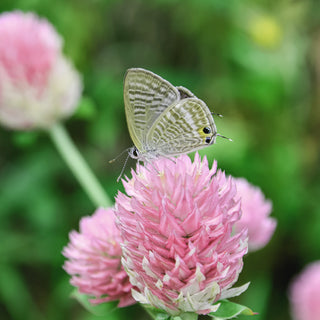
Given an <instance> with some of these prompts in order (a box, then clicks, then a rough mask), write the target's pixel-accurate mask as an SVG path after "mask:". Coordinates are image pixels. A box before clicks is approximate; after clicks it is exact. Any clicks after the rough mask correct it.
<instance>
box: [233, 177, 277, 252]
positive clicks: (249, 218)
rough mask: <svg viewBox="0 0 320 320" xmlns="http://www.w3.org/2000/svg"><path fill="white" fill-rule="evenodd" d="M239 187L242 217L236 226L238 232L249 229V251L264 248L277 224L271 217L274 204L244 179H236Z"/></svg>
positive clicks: (238, 194)
mask: <svg viewBox="0 0 320 320" xmlns="http://www.w3.org/2000/svg"><path fill="white" fill-rule="evenodd" d="M234 181H235V183H236V187H237V198H238V199H241V211H242V216H241V219H240V220H239V221H237V222H236V224H235V230H236V232H238V231H239V230H242V229H243V228H248V246H249V251H255V250H258V249H261V248H262V247H264V246H265V245H266V244H267V243H268V242H269V241H270V239H271V237H272V235H273V233H274V230H275V228H276V225H277V222H276V220H275V219H273V218H271V217H269V215H270V213H271V211H272V203H271V201H269V200H266V198H265V196H264V194H263V193H262V191H261V190H260V189H259V188H258V187H255V186H253V185H252V184H250V183H249V182H248V181H247V180H246V179H244V178H234Z"/></svg>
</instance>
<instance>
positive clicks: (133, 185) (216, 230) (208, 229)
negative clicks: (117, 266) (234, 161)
mask: <svg viewBox="0 0 320 320" xmlns="http://www.w3.org/2000/svg"><path fill="white" fill-rule="evenodd" d="M216 167H217V164H216V162H215V163H214V165H213V168H212V169H211V170H210V169H209V167H208V162H207V160H206V158H204V160H203V161H202V162H201V159H200V156H199V155H198V154H196V155H195V160H194V162H193V163H192V162H191V160H190V158H189V157H188V156H186V155H182V156H180V157H178V158H177V159H175V158H172V159H166V158H160V159H157V160H155V161H153V162H152V163H150V164H147V166H146V167H143V166H140V165H138V166H137V172H134V171H133V170H132V175H133V178H132V179H130V180H127V181H123V184H124V187H125V190H126V193H127V195H125V194H123V193H119V194H118V196H117V198H116V216H117V219H118V220H117V223H118V225H119V228H120V230H121V234H122V236H123V245H122V250H123V260H122V263H123V265H124V267H125V269H126V271H127V273H128V274H129V277H130V281H131V283H132V284H133V285H134V286H136V287H137V288H138V289H139V290H140V293H139V292H137V291H135V290H133V291H132V294H133V296H134V298H135V299H136V300H137V301H139V302H141V303H145V304H151V305H152V306H154V307H157V308H160V309H162V310H165V311H166V312H168V313H169V314H179V313H180V312H196V313H198V314H207V313H209V312H211V311H215V310H217V308H218V306H212V304H213V303H215V302H216V301H217V300H219V299H224V298H228V297H232V296H236V295H238V294H240V293H241V292H243V291H244V290H246V288H247V286H248V285H244V286H242V287H240V288H231V287H232V285H233V284H234V283H235V282H236V281H237V279H238V275H239V273H240V271H241V270H242V266H243V262H242V257H243V255H244V254H245V253H246V252H247V239H246V233H245V231H242V232H239V233H238V234H236V235H234V236H232V235H231V233H232V227H233V224H234V223H235V222H236V221H237V220H238V219H239V218H240V215H241V211H240V203H239V201H236V200H235V197H236V188H235V185H234V183H233V180H232V178H228V179H227V178H226V177H225V174H224V173H223V172H221V171H220V170H219V171H218V172H217V173H216ZM230 288H231V289H230Z"/></svg>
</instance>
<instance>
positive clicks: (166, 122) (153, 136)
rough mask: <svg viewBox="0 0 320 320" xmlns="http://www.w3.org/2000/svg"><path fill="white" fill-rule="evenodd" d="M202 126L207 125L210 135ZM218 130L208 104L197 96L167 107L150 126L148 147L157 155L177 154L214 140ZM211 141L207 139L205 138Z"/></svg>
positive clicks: (204, 145) (205, 126) (202, 146)
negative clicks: (207, 140) (204, 131)
mask: <svg viewBox="0 0 320 320" xmlns="http://www.w3.org/2000/svg"><path fill="white" fill-rule="evenodd" d="M203 128H210V133H209V134H204V133H203ZM216 133H217V129H216V126H215V124H214V121H213V117H212V115H211V113H210V110H209V108H208V107H207V105H206V104H205V103H204V102H203V101H202V100H200V99H198V98H196V97H195V98H187V99H183V100H181V101H180V102H177V103H175V104H173V105H171V106H170V107H169V108H167V109H166V110H165V111H164V112H163V113H162V115H161V117H158V118H157V120H156V121H155V122H154V124H153V126H152V128H151V129H150V131H149V133H148V136H147V141H148V149H149V150H155V152H156V153H157V155H168V156H170V155H179V154H183V153H189V152H192V151H195V150H198V149H201V148H204V147H206V146H208V145H210V144H213V143H214V142H215V136H216ZM208 137H209V138H211V140H210V139H209V141H210V142H206V139H207V138H208Z"/></svg>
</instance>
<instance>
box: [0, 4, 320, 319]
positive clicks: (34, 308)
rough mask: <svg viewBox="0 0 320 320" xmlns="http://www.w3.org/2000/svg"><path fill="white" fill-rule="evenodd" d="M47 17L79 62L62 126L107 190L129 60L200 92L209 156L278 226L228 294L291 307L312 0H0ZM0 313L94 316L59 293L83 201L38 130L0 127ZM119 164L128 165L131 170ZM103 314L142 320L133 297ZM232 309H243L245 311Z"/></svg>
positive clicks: (283, 312)
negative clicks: (75, 98)
mask: <svg viewBox="0 0 320 320" xmlns="http://www.w3.org/2000/svg"><path fill="white" fill-rule="evenodd" d="M13 9H19V10H23V11H34V12H36V13H37V14H39V15H41V16H43V17H46V18H47V19H48V20H49V21H50V22H52V24H53V25H54V26H55V27H56V29H57V30H58V32H59V33H60V34H61V35H62V36H63V38H64V40H65V47H64V50H65V53H66V55H67V56H68V57H69V58H70V59H71V60H72V61H73V62H74V64H75V65H76V67H77V69H78V70H79V72H80V73H81V74H82V75H83V80H84V95H83V99H82V101H81V103H80V106H79V110H78V112H77V113H76V115H74V116H73V117H72V118H71V119H69V120H68V121H67V122H66V126H67V128H68V130H69V132H70V134H71V136H72V137H73V139H74V141H75V143H76V145H77V146H78V147H79V149H80V150H81V152H82V153H83V155H84V157H85V158H86V159H87V161H88V162H89V164H90V166H91V167H92V168H93V171H94V172H95V173H96V175H97V176H98V178H99V180H100V181H101V183H102V184H103V186H104V188H105V190H106V191H107V192H108V194H109V196H110V197H114V195H115V194H116V193H117V190H118V189H120V190H122V186H121V184H120V183H117V182H116V178H117V176H118V175H119V173H120V171H121V168H122V166H123V162H124V158H125V157H123V158H120V159H118V160H117V162H116V163H114V164H109V163H108V160H110V159H112V158H114V157H115V156H117V155H118V154H119V153H120V152H121V151H122V150H123V149H125V148H127V147H129V146H131V145H132V143H131V141H130V138H129V134H128V131H127V126H126V121H125V115H124V105H123V97H122V89H123V76H124V73H125V71H126V69H127V68H130V67H143V68H147V69H150V70H152V71H154V72H155V73H157V74H159V75H161V76H162V77H164V78H165V79H167V80H169V81H170V82H171V83H173V84H174V85H183V86H185V87H187V88H189V89H190V90H191V91H192V92H194V93H195V94H196V95H197V96H198V97H199V98H201V99H203V100H204V101H205V102H206V103H207V105H208V106H209V108H210V109H211V110H212V111H215V112H217V113H222V114H223V115H224V118H222V119H219V118H218V119H216V124H217V128H218V132H219V133H221V134H223V135H226V136H228V137H230V138H232V139H233V140H234V142H229V141H227V140H224V139H218V141H217V143H216V145H214V146H211V147H209V148H206V149H205V150H203V151H202V152H201V154H206V155H207V156H208V157H209V159H210V161H212V160H213V159H214V158H215V159H217V160H218V165H219V167H221V168H223V169H224V170H226V172H227V173H230V174H232V175H234V176H243V177H245V178H247V179H248V180H249V181H250V182H251V183H253V184H255V185H258V186H260V187H261V189H262V190H263V191H264V193H265V194H266V196H267V197H268V198H269V199H271V200H272V201H273V205H274V210H273V216H274V217H275V218H276V219H277V220H278V227H277V229H276V232H275V234H274V236H273V238H272V241H271V242H270V243H269V245H268V246H267V247H266V248H264V249H262V250H260V251H258V252H256V253H252V254H250V255H248V256H247V257H246V258H245V265H244V269H243V272H242V274H241V277H240V282H239V284H243V283H245V282H247V281H251V285H250V287H249V289H248V291H247V292H246V293H245V294H243V295H242V296H241V297H239V299H238V301H239V302H240V303H244V304H247V305H248V306H250V307H252V308H253V309H254V310H255V311H257V312H259V315H258V316H255V317H254V319H259V320H263V319H273V320H278V319H279V320H280V319H281V320H286V319H290V313H289V307H288V300H287V290H288V284H289V283H290V281H291V279H292V277H293V276H294V275H295V274H297V273H298V272H299V271H300V270H301V269H302V268H303V266H304V265H305V264H307V263H309V262H311V261H314V260H318V259H320V202H319V199H320V179H319V178H320V169H319V168H320V165H319V164H320V161H319V160H320V159H319V145H320V143H319V140H320V6H319V1H318V0H313V1H312V0H309V1H308V0H305V1H298V0H297V1H289V0H279V1H277V2H275V1H272V2H270V1H267V0H265V1H253V0H252V1H249V0H242V1H238V0H184V1H178V0H145V1H143V0H91V1H88V0H67V1H66V0H55V1H52V0H1V2H0V12H4V11H10V10H13ZM0 150H1V156H0V181H1V182H0V208H1V209H0V240H1V245H0V299H1V301H0V317H1V319H14V320H20V319H21V320H22V319H23V320H27V319H35V320H38V319H52V320H54V319H78V320H82V319H98V318H97V317H95V316H92V315H91V314H89V313H88V312H87V311H86V310H84V309H83V307H82V306H81V305H80V304H79V303H78V302H77V301H75V300H73V299H71V298H70V293H71V291H72V287H71V286H70V285H69V283H68V281H69V277H68V275H67V274H66V273H65V272H64V271H63V270H62V268H61V266H62V264H63V262H64V258H63V256H62V255H61V250H62V248H63V246H65V245H66V244H67V242H68V233H69V231H70V230H72V229H78V223H79V219H80V218H81V217H82V216H85V215H89V214H91V213H92V212H93V211H94V210H95V208H94V207H93V205H92V204H91V202H90V201H89V199H88V197H87V195H86V194H85V193H84V192H83V191H82V190H81V189H80V187H79V185H78V183H77V181H76V180H75V178H74V177H73V176H72V174H71V172H70V171H69V169H68V168H67V167H66V166H65V164H64V163H63V161H62V160H61V158H60V156H59V154H58V153H57V151H56V150H55V149H54V147H53V145H52V143H51V141H50V139H49V138H48V136H47V135H46V134H45V133H42V132H29V133H17V132H10V131H8V130H5V129H3V128H0ZM130 166H134V161H131V162H130V163H129V166H128V167H127V168H126V173H127V174H129V170H130ZM107 319H111V320H112V319H117V320H118V319H148V316H147V315H146V314H145V313H144V312H143V310H141V309H140V308H139V307H137V306H133V307H130V308H126V309H122V310H116V311H115V312H114V313H112V314H110V315H109V316H108V317H107ZM241 319H249V318H248V317H243V318H241Z"/></svg>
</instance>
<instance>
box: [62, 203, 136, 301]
mask: <svg viewBox="0 0 320 320" xmlns="http://www.w3.org/2000/svg"><path fill="white" fill-rule="evenodd" d="M69 236H70V242H69V244H68V246H67V247H65V248H64V250H63V255H64V256H65V257H66V258H67V259H68V260H67V261H66V262H65V264H64V269H65V270H66V271H67V273H69V274H70V275H71V276H72V278H71V281H70V282H71V284H72V285H73V286H75V287H78V289H79V292H81V293H84V294H87V295H89V296H93V297H95V298H93V299H91V300H90V301H91V302H92V303H96V304H97V303H102V302H106V301H116V300H119V305H118V306H119V307H125V306H128V305H130V304H133V303H135V300H134V299H133V298H132V296H131V288H132V285H131V284H130V282H129V278H128V275H127V274H126V272H125V271H124V269H123V267H122V265H121V247H120V242H121V236H120V232H119V230H118V229H117V227H116V225H115V221H114V212H113V209H103V208H99V209H98V210H96V212H95V213H94V214H93V215H92V216H91V217H84V218H82V219H81V221H80V232H79V233H78V232H76V231H72V232H70V235H69Z"/></svg>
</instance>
